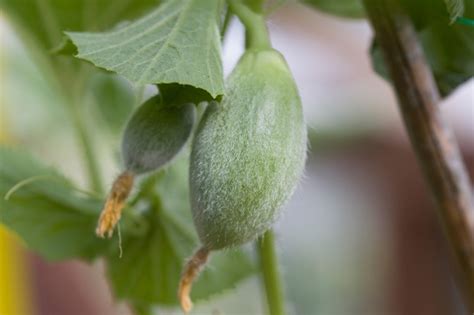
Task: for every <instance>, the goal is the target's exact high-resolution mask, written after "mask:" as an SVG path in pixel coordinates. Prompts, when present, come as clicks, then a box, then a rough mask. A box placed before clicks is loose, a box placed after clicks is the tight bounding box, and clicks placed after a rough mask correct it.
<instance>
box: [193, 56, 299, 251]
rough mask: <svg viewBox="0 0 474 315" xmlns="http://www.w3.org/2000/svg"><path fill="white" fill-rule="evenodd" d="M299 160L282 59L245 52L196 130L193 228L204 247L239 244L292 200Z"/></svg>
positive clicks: (293, 104)
mask: <svg viewBox="0 0 474 315" xmlns="http://www.w3.org/2000/svg"><path fill="white" fill-rule="evenodd" d="M305 157H306V127H305V123H304V119H303V114H302V108H301V101H300V98H299V96H298V91H297V88H296V86H295V83H294V80H293V78H292V75H291V73H290V71H289V69H288V66H287V64H286V62H285V60H284V58H283V56H282V55H281V54H280V53H278V52H277V51H275V50H260V51H247V52H246V53H245V54H244V56H243V57H242V58H241V60H240V61H239V63H238V65H237V66H236V68H235V69H234V71H233V72H232V74H231V75H230V77H229V78H228V80H227V85H226V93H225V96H224V97H223V99H222V102H221V103H211V104H210V105H209V106H208V108H207V109H206V112H205V114H204V117H203V118H202V120H201V122H200V124H199V127H198V130H197V132H196V135H195V138H194V142H193V146H192V153H191V166H190V187H191V203H192V212H193V218H194V223H195V225H196V228H197V231H198V234H199V237H200V239H201V241H202V243H203V246H204V247H205V248H207V249H208V250H216V249H221V248H226V247H230V246H235V245H239V244H243V243H246V242H248V241H250V240H252V239H254V238H256V237H257V236H258V235H259V234H261V233H263V232H264V231H265V230H267V229H268V228H269V227H270V226H271V225H272V224H273V223H274V222H275V220H276V219H277V218H278V216H279V213H280V209H281V208H282V206H283V205H284V203H285V202H286V201H287V200H288V199H289V197H290V196H291V195H292V193H293V191H294V189H295V186H296V184H297V182H298V180H299V178H300V176H301V174H302V171H303V168H304V162H305Z"/></svg>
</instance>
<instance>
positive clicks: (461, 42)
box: [371, 0, 474, 97]
mask: <svg viewBox="0 0 474 315" xmlns="http://www.w3.org/2000/svg"><path fill="white" fill-rule="evenodd" d="M430 4H431V6H428V2H426V1H419V2H418V1H415V2H411V1H408V0H405V2H404V5H405V7H406V9H407V10H408V12H409V14H410V16H411V17H412V19H413V21H414V24H415V26H416V30H417V32H418V36H419V39H420V42H421V45H422V46H423V50H424V53H425V55H426V58H427V60H428V62H429V64H430V67H431V69H432V71H433V75H434V78H435V80H436V84H437V86H438V89H439V91H440V93H441V95H442V96H443V97H446V96H448V95H449V94H451V93H452V92H453V91H454V90H455V89H456V88H457V87H458V86H460V85H461V84H463V83H464V82H466V81H468V80H469V79H470V78H472V77H473V76H474V28H472V27H469V26H466V25H458V24H453V25H450V24H449V20H448V17H447V15H446V14H445V12H446V10H445V9H444V7H443V2H442V1H441V0H436V1H433V2H430ZM466 14H468V15H469V16H470V15H474V1H471V2H466ZM371 55H372V64H373V67H374V69H375V71H376V72H377V73H378V74H380V75H381V76H382V77H384V78H386V79H387V78H388V71H387V69H386V68H385V64H384V62H383V58H382V53H381V51H380V48H379V46H378V44H377V42H376V41H374V43H373V44H372V49H371Z"/></svg>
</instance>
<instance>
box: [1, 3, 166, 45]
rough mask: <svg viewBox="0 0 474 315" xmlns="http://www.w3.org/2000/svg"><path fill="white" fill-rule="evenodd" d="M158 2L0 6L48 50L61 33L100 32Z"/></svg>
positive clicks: (12, 4)
mask: <svg viewBox="0 0 474 315" xmlns="http://www.w3.org/2000/svg"><path fill="white" fill-rule="evenodd" d="M158 3H159V1H158V0H122V1H114V0H100V1H84V0H37V1H32V0H0V7H1V8H2V9H4V10H5V11H6V12H7V13H8V14H9V15H10V16H12V17H13V18H14V20H15V22H16V23H18V24H19V25H20V26H21V27H22V28H23V29H24V30H25V31H27V32H28V33H29V34H30V35H33V37H35V38H36V39H37V42H38V43H39V44H40V45H42V46H43V47H45V48H46V49H51V48H53V47H55V46H56V45H58V44H59V42H60V41H61V38H62V36H63V35H62V32H63V31H70V30H71V31H82V30H88V31H94V30H103V29H105V28H108V27H112V26H113V25H114V24H116V23H117V22H120V21H124V20H127V19H131V18H135V17H137V16H139V15H140V14H142V13H143V12H145V11H146V10H149V9H150V8H152V7H154V6H156V5H157V4H158Z"/></svg>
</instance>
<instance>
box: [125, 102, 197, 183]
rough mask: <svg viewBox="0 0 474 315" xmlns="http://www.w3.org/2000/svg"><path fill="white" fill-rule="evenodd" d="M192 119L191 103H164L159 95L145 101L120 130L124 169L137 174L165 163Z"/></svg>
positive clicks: (185, 137) (189, 128) (179, 145)
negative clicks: (122, 132) (123, 128)
mask: <svg viewBox="0 0 474 315" xmlns="http://www.w3.org/2000/svg"><path fill="white" fill-rule="evenodd" d="M195 119H196V110H195V107H194V105H193V104H190V103H188V104H183V105H174V104H173V105H171V104H164V103H163V102H162V101H161V97H160V96H159V95H158V96H155V97H152V98H151V99H149V100H148V101H146V102H145V103H144V104H142V105H141V106H140V107H139V108H138V109H137V111H136V112H135V113H134V114H133V116H132V118H131V119H130V121H129V122H128V124H127V127H126V128H125V132H124V134H123V138H122V155H123V160H124V163H125V167H126V169H127V170H128V171H131V172H133V173H135V174H140V173H145V172H150V171H153V170H156V169H158V168H160V167H162V166H163V165H165V164H166V163H168V162H169V161H170V160H171V159H173V157H175V156H176V155H177V154H178V152H179V151H180V150H181V149H182V148H183V146H184V145H185V144H186V141H187V140H188V138H189V136H190V135H191V132H192V129H193V125H194V121H195Z"/></svg>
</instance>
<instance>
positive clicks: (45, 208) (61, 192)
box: [0, 148, 255, 308]
mask: <svg viewBox="0 0 474 315" xmlns="http://www.w3.org/2000/svg"><path fill="white" fill-rule="evenodd" d="M187 163H188V159H187V158H181V159H180V160H178V161H177V162H176V163H175V164H173V165H172V166H171V167H170V168H169V169H167V170H165V171H162V172H161V173H158V174H156V175H154V177H151V180H153V181H152V183H153V185H148V186H147V188H145V189H144V190H143V191H144V193H143V194H142V195H140V196H139V197H138V199H137V200H136V202H137V203H138V200H140V202H139V204H141V206H138V205H137V206H136V207H134V210H133V212H131V210H132V209H128V212H126V213H125V214H124V216H123V220H122V221H121V225H122V231H121V237H122V238H123V243H122V248H123V256H122V258H120V257H119V256H120V254H119V251H120V249H119V247H118V245H117V243H116V242H118V236H116V237H114V239H113V241H114V242H107V241H105V240H102V239H99V238H97V237H96V236H95V234H94V229H95V226H96V223H97V219H98V216H99V210H100V209H101V207H102V203H103V201H102V200H100V199H97V198H93V197H90V196H86V195H85V194H84V193H82V192H79V191H78V190H77V189H75V188H74V187H73V186H72V184H71V183H70V182H69V181H67V180H66V179H65V178H64V177H62V176H61V175H60V174H58V173H57V172H56V171H54V170H53V169H50V168H46V167H44V166H42V165H41V164H40V163H38V162H36V161H35V160H33V159H32V158H30V157H29V156H28V155H26V154H25V153H24V152H19V151H15V150H10V149H6V148H0V194H1V197H2V198H1V199H0V214H1V216H0V218H1V221H0V222H1V223H2V224H5V225H6V226H7V227H9V228H10V229H12V230H13V231H15V232H16V233H18V235H19V236H20V237H21V238H22V239H23V240H25V242H26V243H27V245H28V246H29V247H30V248H31V249H32V250H34V251H36V252H38V253H40V254H41V255H42V256H43V257H45V258H47V259H51V260H63V259H70V258H81V259H85V260H89V261H90V260H93V259H94V258H97V257H99V256H105V257H106V260H107V265H108V267H107V270H108V273H109V276H110V279H111V283H112V289H113V290H114V291H115V292H116V294H117V297H119V298H121V299H125V300H127V301H132V302H134V303H138V304H139V305H141V306H142V307H144V308H146V306H147V305H150V304H160V305H174V304H176V303H177V301H176V291H177V284H178V281H179V277H180V274H181V266H182V264H183V263H184V261H185V260H186V258H187V257H188V255H189V253H190V252H191V251H192V250H193V249H194V248H195V247H196V246H197V244H198V239H197V236H196V234H195V233H194V232H193V228H192V225H191V224H192V223H191V222H192V219H191V213H190V210H189V198H188V186H187ZM22 181H23V182H22ZM18 183H20V184H18ZM21 183H23V184H21ZM17 184H18V185H17ZM15 185H17V186H15ZM12 187H15V188H14V189H13V190H12ZM9 191H10V193H8V192H9ZM7 193H8V195H7ZM6 195H7V197H8V200H5V198H4V197H5V196H6ZM140 211H141V212H140ZM139 213H142V214H143V216H139V215H138V214H139ZM211 265H212V266H213V268H208V269H207V270H206V271H205V272H204V273H203V277H202V278H201V281H200V282H199V283H198V284H197V285H196V291H195V294H196V298H197V299H204V298H208V297H209V296H210V295H212V294H215V293H218V292H221V291H222V290H225V289H229V288H231V287H233V286H234V285H235V284H236V283H237V282H238V281H240V280H242V279H244V278H246V277H248V276H249V275H251V274H252V273H253V272H254V270H255V267H254V265H253V263H252V262H251V261H250V259H249V258H248V257H247V255H245V254H244V253H243V252H242V251H234V252H231V251H229V252H225V253H220V254H218V255H216V256H215V257H213V259H212V261H211Z"/></svg>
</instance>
